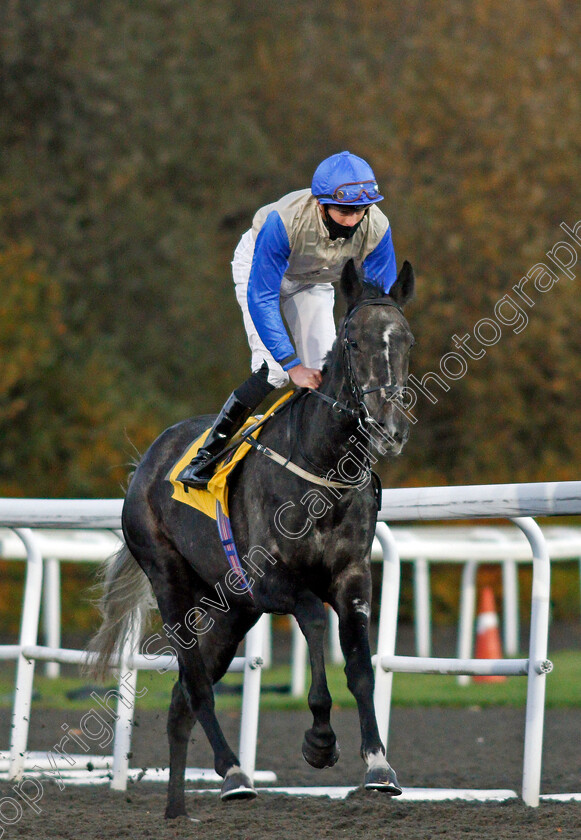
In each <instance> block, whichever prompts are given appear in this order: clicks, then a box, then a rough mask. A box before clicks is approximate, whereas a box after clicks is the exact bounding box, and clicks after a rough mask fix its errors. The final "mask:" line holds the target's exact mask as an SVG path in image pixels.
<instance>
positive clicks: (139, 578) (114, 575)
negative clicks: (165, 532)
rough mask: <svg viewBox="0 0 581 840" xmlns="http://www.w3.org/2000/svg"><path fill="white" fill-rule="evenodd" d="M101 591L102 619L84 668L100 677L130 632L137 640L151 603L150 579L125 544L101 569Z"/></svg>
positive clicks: (106, 672) (90, 645)
mask: <svg viewBox="0 0 581 840" xmlns="http://www.w3.org/2000/svg"><path fill="white" fill-rule="evenodd" d="M102 577H103V594H102V596H101V598H100V599H99V601H98V606H99V609H100V612H101V615H102V616H103V623H102V624H101V627H100V629H99V631H98V632H97V633H96V635H95V636H94V637H93V638H92V639H91V641H90V642H89V645H88V647H87V651H88V654H89V656H88V657H87V662H86V665H85V666H84V671H85V673H86V674H87V675H88V676H91V677H93V678H94V679H98V680H101V681H104V680H105V679H106V678H107V675H108V671H109V667H110V664H109V662H110V659H111V657H112V656H113V657H115V656H117V655H120V653H121V651H122V650H123V648H124V646H125V643H126V642H127V639H128V638H129V637H130V636H132V637H133V639H134V640H135V645H136V646H137V645H138V644H139V641H140V639H141V635H142V633H143V632H144V630H145V627H146V623H147V617H148V615H149V612H150V611H151V610H152V609H153V608H154V607H155V605H156V604H155V599H154V597H153V592H152V590H151V586H150V583H149V581H148V579H147V577H146V576H145V573H144V572H143V571H142V569H141V567H140V566H139V564H138V563H137V560H136V559H135V557H134V556H133V555H132V554H131V552H130V551H129V549H128V548H127V546H126V545H123V546H122V547H121V548H120V550H119V551H118V552H117V554H116V555H115V556H114V558H113V560H111V561H110V562H108V563H107V565H106V566H105V567H104V569H103V571H102Z"/></svg>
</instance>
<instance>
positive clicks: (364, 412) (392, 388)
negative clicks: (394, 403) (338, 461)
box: [308, 298, 404, 426]
mask: <svg viewBox="0 0 581 840" xmlns="http://www.w3.org/2000/svg"><path fill="white" fill-rule="evenodd" d="M364 306H393V307H394V308H395V309H397V310H398V312H402V309H401V307H400V306H399V305H398V304H397V303H396V302H395V301H394V300H386V299H385V298H371V299H370V300H362V301H360V302H359V303H357V304H356V305H355V306H354V307H353V309H351V310H350V311H349V312H348V313H347V315H346V316H345V320H344V322H343V337H342V339H341V352H342V358H343V370H344V372H345V379H346V385H347V389H348V391H349V395H350V397H351V400H350V401H352V402H353V403H355V406H356V407H355V408H353V407H352V406H351V405H348V404H347V403H343V402H341V401H340V400H337V399H333V398H332V397H328V396H327V395H326V394H323V393H321V392H320V391H318V390H311V391H309V392H308V393H309V394H313V395H314V396H316V397H318V398H319V399H322V400H323V401H324V402H327V403H329V404H330V405H331V406H332V408H333V409H334V410H335V411H338V412H343V413H345V414H348V415H350V416H351V417H354V418H356V419H357V421H358V425H359V426H363V424H368V425H372V426H374V425H378V424H377V421H376V420H374V418H373V417H372V416H371V415H370V413H369V409H368V408H367V406H366V404H365V399H364V397H366V396H367V394H373V393H376V392H377V391H379V392H380V393H381V396H382V397H383V399H385V400H392V399H394V398H395V397H397V396H398V395H399V394H400V393H401V392H403V391H404V387H403V386H401V385H398V384H397V382H396V381H395V379H394V378H393V377H392V379H391V380H390V382H388V383H387V385H377V386H375V387H374V388H363V387H362V385H361V383H360V382H359V379H358V378H357V373H356V371H355V368H354V366H353V358H352V351H353V349H354V348H355V347H356V346H357V344H356V342H355V341H353V340H352V339H351V337H350V335H349V329H350V327H351V325H352V322H353V318H354V317H355V315H356V314H357V313H358V312H359V311H360V310H361V309H363V307H364Z"/></svg>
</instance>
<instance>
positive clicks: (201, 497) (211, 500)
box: [166, 391, 293, 519]
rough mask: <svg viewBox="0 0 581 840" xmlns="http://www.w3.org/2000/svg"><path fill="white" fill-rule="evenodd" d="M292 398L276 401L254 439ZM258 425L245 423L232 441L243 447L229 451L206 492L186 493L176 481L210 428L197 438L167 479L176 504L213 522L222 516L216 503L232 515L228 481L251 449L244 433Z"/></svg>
mask: <svg viewBox="0 0 581 840" xmlns="http://www.w3.org/2000/svg"><path fill="white" fill-rule="evenodd" d="M292 396H293V392H292V391H289V393H287V394H284V395H283V396H282V397H281V398H280V399H279V400H277V402H275V404H274V405H273V406H272V408H270V409H269V410H268V411H267V412H266V414H265V415H264V416H263V417H262V418H261V425H260V426H259V427H258V428H257V429H256V430H255V431H254V432H253V433H252V434H253V437H254V438H256V437H258V435H259V434H260V431H261V429H262V427H263V425H264V422H265V421H267V418H268V417H270V415H271V414H272V413H273V412H274V411H275V410H276V409H277V408H278V407H279V405H282V403H284V402H286V400H288V399H289V398H290V397H292ZM257 422H258V418H257V417H249V418H248V420H247V421H246V423H245V424H244V425H243V426H242V428H241V429H240V431H239V432H238V433H237V434H236V436H235V437H234V438H233V440H232V442H233V443H236V441H237V440H238V439H240V445H239V446H238V447H237V448H236V449H234V450H233V451H232V452H229V453H228V455H227V456H226V457H225V458H224V460H223V461H220V463H219V464H218V466H217V467H216V471H215V473H214V475H213V476H212V478H211V479H210V481H209V482H208V485H207V488H206V489H204V490H195V489H192V488H191V487H190V488H188V489H187V490H186V488H185V487H184V485H183V484H182V483H181V481H178V480H177V477H178V475H179V474H180V473H181V471H182V470H183V469H184V467H185V466H187V464H189V463H190V461H191V460H192V458H193V457H194V455H196V454H197V452H198V450H199V449H201V447H202V446H203V445H204V441H205V440H206V437H207V436H208V433H209V431H210V429H209V428H208V429H206V430H205V431H204V432H202V434H201V435H200V436H199V437H198V438H196V440H195V441H194V442H193V443H191V444H189V446H188V448H187V449H186V450H185V451H184V452H183V454H182V455H181V456H180V458H179V460H178V461H177V462H176V463H175V464H174V466H173V467H172V468H171V469H170V471H169V472H168V474H167V476H166V480H167V481H169V482H170V484H171V485H172V487H173V493H172V499H175V500H176V501H177V502H182V503H183V504H185V505H189V506H190V507H192V508H195V509H196V510H199V511H201V513H204V514H205V515H206V516H210V517H211V518H212V519H218V515H219V514H218V513H217V503H219V505H220V509H221V511H223V513H224V515H225V516H229V512H228V479H229V477H230V475H231V474H232V472H233V470H234V469H235V467H236V466H237V465H238V464H239V463H240V461H241V460H242V459H243V458H244V457H245V456H246V454H247V453H248V451H249V450H250V449H252V446H251V445H250V443H247V442H246V441H245V440H244V433H245V431H247V430H248V429H249V428H250V427H251V426H253V425H254V424H255V423H257Z"/></svg>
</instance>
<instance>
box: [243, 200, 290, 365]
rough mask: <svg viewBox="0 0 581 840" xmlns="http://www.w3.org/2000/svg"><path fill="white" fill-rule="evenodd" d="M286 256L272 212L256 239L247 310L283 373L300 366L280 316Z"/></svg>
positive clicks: (280, 227)
mask: <svg viewBox="0 0 581 840" xmlns="http://www.w3.org/2000/svg"><path fill="white" fill-rule="evenodd" d="M289 256H290V243H289V240H288V236H287V232H286V229H285V226H284V225H283V223H282V219H281V218H280V216H279V215H278V213H277V212H276V211H275V210H273V211H272V213H269V215H268V216H267V218H266V221H265V222H264V224H263V226H262V228H261V229H260V232H259V234H258V236H257V238H256V244H255V246H254V257H253V259H252V268H251V269H250V279H249V282H248V310H249V312H250V317H251V318H252V320H253V322H254V326H255V327H256V329H257V331H258V335H259V336H260V338H261V339H262V341H263V342H264V345H265V346H266V348H267V350H270V352H271V353H272V355H273V356H274V358H275V359H276V361H277V362H278V363H279V364H280V365H282V367H283V368H284V370H288V369H289V368H291V367H294V366H295V365H298V364H300V359H299V358H298V357H297V355H296V353H295V349H294V347H293V345H292V344H291V340H290V338H289V336H288V333H287V331H286V329H285V326H284V323H283V320H282V316H281V314H280V284H281V283H282V278H283V275H284V273H285V271H286V269H287V267H288V258H289Z"/></svg>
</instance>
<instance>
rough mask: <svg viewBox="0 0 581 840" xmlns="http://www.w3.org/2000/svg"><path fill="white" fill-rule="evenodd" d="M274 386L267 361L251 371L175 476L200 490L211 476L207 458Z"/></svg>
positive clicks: (221, 445) (211, 464) (226, 439)
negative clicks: (199, 447)
mask: <svg viewBox="0 0 581 840" xmlns="http://www.w3.org/2000/svg"><path fill="white" fill-rule="evenodd" d="M272 389H273V386H272V385H271V384H270V383H269V381H268V366H267V364H266V362H265V363H264V364H263V365H262V367H261V368H260V370H257V371H256V372H255V373H253V374H251V376H249V377H248V379H247V380H246V382H243V383H242V385H240V386H239V387H238V388H236V390H235V391H233V392H232V393H231V394H230V396H229V397H228V399H227V400H226V402H225V403H224V407H223V408H222V411H221V412H220V414H219V415H218V416H217V417H216V419H215V420H214V425H213V426H212V428H211V429H210V432H209V434H208V437H207V438H206V440H205V441H204V445H203V447H202V448H201V449H200V450H199V451H198V454H197V455H196V456H195V458H193V459H192V460H191V461H190V463H189V464H188V466H187V467H185V468H184V469H183V470H182V471H181V473H180V474H179V476H178V481H181V483H182V484H184V485H185V486H186V487H194V488H195V489H198V490H200V489H203V488H204V487H205V486H206V485H207V483H208V481H209V480H210V479H211V478H212V476H213V475H214V469H215V467H216V464H215V463H214V462H212V463H210V464H208V461H209V460H210V458H213V457H214V455H217V454H218V453H219V452H221V451H222V449H224V447H225V446H227V444H228V441H229V440H230V438H232V437H234V435H235V434H236V432H237V431H238V429H240V428H241V427H242V426H243V425H244V421H245V420H248V418H249V417H250V415H251V414H252V412H253V411H254V410H255V409H256V408H258V406H259V405H260V403H261V402H262V401H263V399H264V398H265V397H266V396H267V395H268V394H270V392H271V391H272Z"/></svg>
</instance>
